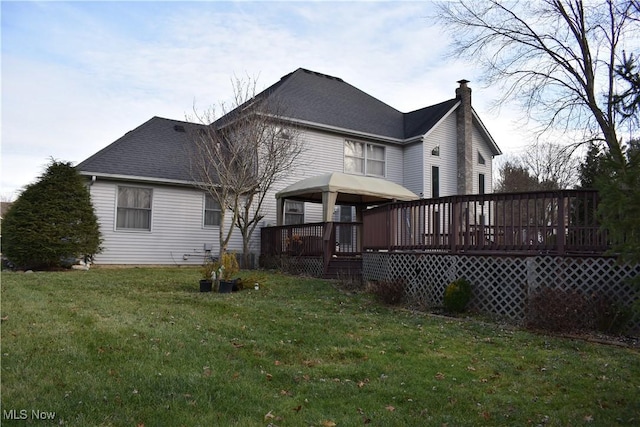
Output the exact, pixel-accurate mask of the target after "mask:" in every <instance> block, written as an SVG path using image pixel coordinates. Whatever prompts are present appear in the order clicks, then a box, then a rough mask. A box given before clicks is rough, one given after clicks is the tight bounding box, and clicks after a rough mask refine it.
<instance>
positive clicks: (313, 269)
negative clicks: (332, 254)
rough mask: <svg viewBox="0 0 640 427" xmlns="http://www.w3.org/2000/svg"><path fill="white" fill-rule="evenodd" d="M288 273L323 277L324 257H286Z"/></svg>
mask: <svg viewBox="0 0 640 427" xmlns="http://www.w3.org/2000/svg"><path fill="white" fill-rule="evenodd" d="M285 259H286V264H287V265H286V271H287V272H289V273H294V274H306V275H308V276H312V277H322V267H323V262H322V257H286V258H285Z"/></svg>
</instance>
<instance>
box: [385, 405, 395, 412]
mask: <svg viewBox="0 0 640 427" xmlns="http://www.w3.org/2000/svg"><path fill="white" fill-rule="evenodd" d="M384 409H386V410H387V411H389V412H393V411H395V410H396V408H395V407H394V406H391V405H387V406H385V407H384Z"/></svg>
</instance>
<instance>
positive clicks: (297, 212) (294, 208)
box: [284, 200, 304, 225]
mask: <svg viewBox="0 0 640 427" xmlns="http://www.w3.org/2000/svg"><path fill="white" fill-rule="evenodd" d="M284 224H285V225H293V224H304V202H294V201H293V200H285V203H284Z"/></svg>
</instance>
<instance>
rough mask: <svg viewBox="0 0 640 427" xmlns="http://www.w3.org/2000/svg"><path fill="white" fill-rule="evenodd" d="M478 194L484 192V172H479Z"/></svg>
mask: <svg viewBox="0 0 640 427" xmlns="http://www.w3.org/2000/svg"><path fill="white" fill-rule="evenodd" d="M478 194H484V174H483V173H480V174H478Z"/></svg>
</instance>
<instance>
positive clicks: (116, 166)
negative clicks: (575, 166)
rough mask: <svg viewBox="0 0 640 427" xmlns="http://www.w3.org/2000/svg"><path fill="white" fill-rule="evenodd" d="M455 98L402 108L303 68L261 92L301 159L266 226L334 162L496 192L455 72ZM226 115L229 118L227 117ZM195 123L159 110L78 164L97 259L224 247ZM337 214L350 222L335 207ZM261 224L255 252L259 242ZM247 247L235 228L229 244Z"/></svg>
mask: <svg viewBox="0 0 640 427" xmlns="http://www.w3.org/2000/svg"><path fill="white" fill-rule="evenodd" d="M458 83H459V87H457V88H456V90H455V97H454V98H452V99H449V100H446V101H444V102H440V103H438V104H434V105H431V106H428V107H425V108H422V109H419V110H416V111H412V112H409V113H402V112H400V111H398V110H396V109H395V108H393V107H391V106H389V105H387V104H385V103H383V102H382V101H380V100H378V99H376V98H374V97H372V96H370V95H368V94H366V93H365V92H363V91H361V90H359V89H357V88H356V87H354V86H352V85H350V84H348V83H347V82H345V81H343V80H342V79H340V78H337V77H332V76H328V75H325V74H321V73H318V72H314V71H310V70H306V69H302V68H299V69H297V70H295V71H294V72H292V73H289V74H287V75H285V76H284V77H282V78H281V79H280V81H278V82H277V83H275V84H274V85H272V86H271V87H269V88H267V89H266V90H265V91H263V92H262V93H261V94H260V95H259V96H269V97H271V96H273V97H277V99H278V100H279V102H281V103H283V104H284V105H285V107H286V110H285V111H287V115H286V117H282V118H283V119H285V120H287V121H290V122H291V123H293V124H295V125H296V126H297V127H298V128H299V129H301V133H300V138H302V141H303V143H304V147H305V149H304V154H303V156H302V158H301V159H300V165H301V166H300V167H298V168H296V169H295V170H292V171H291V174H290V176H289V177H288V178H287V179H286V180H283V182H281V183H279V185H278V186H277V188H274V189H273V192H274V197H272V198H268V199H269V203H268V204H267V205H266V206H265V207H264V215H265V218H264V221H263V223H262V224H261V225H263V226H267V225H275V223H276V218H277V212H276V211H277V206H276V199H275V193H276V192H278V191H280V190H282V189H284V188H285V187H287V186H290V185H292V184H294V183H296V182H298V181H300V180H302V179H306V178H311V177H314V176H317V175H321V174H325V173H328V172H343V173H346V174H350V175H362V176H371V177H376V178H382V179H384V180H386V181H391V182H392V183H395V184H399V185H401V186H403V187H405V188H406V189H408V190H410V191H412V192H413V193H415V194H418V195H420V196H421V197H424V198H436V197H441V196H448V195H454V194H474V193H484V192H491V189H492V178H491V177H492V167H493V166H492V163H493V162H492V160H493V158H494V156H496V155H499V154H501V151H500V149H499V148H498V146H497V145H496V142H495V141H494V140H493V138H492V137H491V135H490V134H489V132H488V130H487V129H486V127H485V126H484V125H483V123H482V121H481V120H480V118H479V117H478V115H477V114H476V112H475V111H474V109H473V108H472V106H471V89H470V88H469V87H468V85H467V83H468V82H467V81H466V80H460V81H459V82H458ZM222 119H223V120H224V118H222ZM198 126H200V125H196V124H192V123H187V122H183V121H178V120H170V119H164V118H160V117H153V118H151V119H150V120H149V121H148V122H146V123H144V124H142V125H140V126H139V127H137V128H136V129H134V130H132V131H130V132H128V133H126V134H125V135H124V136H122V137H121V138H119V139H118V140H117V141H115V142H113V143H112V144H110V145H108V146H107V147H105V148H104V149H102V150H100V151H99V152H97V153H96V154H94V155H92V156H91V157H89V158H88V159H86V160H84V161H83V162H81V163H80V164H78V166H77V169H78V171H79V172H80V173H81V174H82V175H84V176H86V177H87V181H88V183H89V185H90V192H91V197H92V200H93V203H94V207H95V209H96V214H97V216H98V218H99V222H100V227H101V232H102V236H103V239H104V242H103V252H102V253H101V254H99V255H98V256H97V257H96V263H99V264H199V263H201V262H202V261H203V259H204V258H205V257H207V256H209V255H210V254H213V255H214V256H215V255H217V253H218V247H217V246H218V245H217V242H218V231H219V209H220V208H219V206H217V205H216V203H214V202H213V200H211V199H210V198H209V197H208V196H206V195H205V193H204V192H203V191H202V190H200V189H198V188H197V187H196V186H194V185H193V179H192V175H191V174H190V172H189V155H188V153H187V150H185V148H184V147H185V146H186V145H188V144H189V134H190V132H191V131H193V130H194V127H198ZM283 216H284V218H283V220H284V222H285V223H303V222H318V221H322V219H323V211H322V207H321V206H317V205H316V204H313V203H305V202H301V201H296V200H287V201H285V206H284V212H283ZM335 216H336V219H342V220H351V219H352V218H353V216H354V210H353V209H351V207H350V206H340V207H339V208H336V210H335ZM259 238H260V237H259V233H256V236H254V240H255V241H254V242H253V243H254V245H253V246H252V250H255V252H258V251H259ZM241 248H242V245H241V237H240V234H239V233H234V235H233V237H232V240H231V242H230V245H229V249H230V250H235V251H240V250H241Z"/></svg>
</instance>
